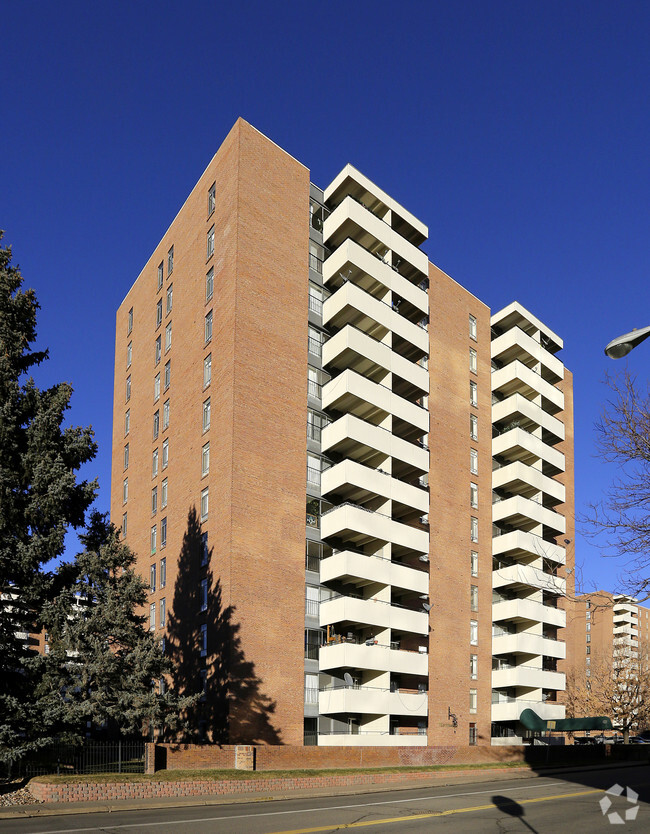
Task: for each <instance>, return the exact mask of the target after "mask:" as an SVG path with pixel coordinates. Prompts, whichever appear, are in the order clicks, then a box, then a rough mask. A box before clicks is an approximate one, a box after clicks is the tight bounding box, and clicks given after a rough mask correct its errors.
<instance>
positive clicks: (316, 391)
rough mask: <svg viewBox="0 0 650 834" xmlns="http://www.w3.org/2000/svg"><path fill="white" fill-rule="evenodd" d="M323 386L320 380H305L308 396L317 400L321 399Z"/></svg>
mask: <svg viewBox="0 0 650 834" xmlns="http://www.w3.org/2000/svg"><path fill="white" fill-rule="evenodd" d="M322 391H323V386H322V385H321V384H320V382H314V380H313V379H308V380H307V394H308V395H309V396H310V397H315V398H316V399H317V400H320V399H321V396H322Z"/></svg>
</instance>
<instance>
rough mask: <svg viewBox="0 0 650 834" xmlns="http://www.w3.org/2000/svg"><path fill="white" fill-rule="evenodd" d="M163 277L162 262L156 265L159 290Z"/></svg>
mask: <svg viewBox="0 0 650 834" xmlns="http://www.w3.org/2000/svg"><path fill="white" fill-rule="evenodd" d="M163 277H164V275H163V262H162V261H161V262H160V263H159V264H158V289H161V287H162V285H163Z"/></svg>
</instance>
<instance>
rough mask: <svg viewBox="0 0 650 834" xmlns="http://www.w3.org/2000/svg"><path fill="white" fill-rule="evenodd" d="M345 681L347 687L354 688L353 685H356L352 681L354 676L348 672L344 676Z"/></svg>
mask: <svg viewBox="0 0 650 834" xmlns="http://www.w3.org/2000/svg"><path fill="white" fill-rule="evenodd" d="M343 680H344V681H345V683H346V685H347V686H352V684H353V683H354V681H353V680H352V675H351V674H350V673H349V672H346V673H345V674H344V675H343Z"/></svg>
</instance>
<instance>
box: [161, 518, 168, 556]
mask: <svg viewBox="0 0 650 834" xmlns="http://www.w3.org/2000/svg"><path fill="white" fill-rule="evenodd" d="M163 547H167V516H165V518H163V520H162V521H161V522H160V549H161V550H162V549H163Z"/></svg>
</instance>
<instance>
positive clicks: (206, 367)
mask: <svg viewBox="0 0 650 834" xmlns="http://www.w3.org/2000/svg"><path fill="white" fill-rule="evenodd" d="M211 382H212V354H211V353H208V355H207V356H206V357H205V359H204V360H203V387H204V388H207V387H208V385H209V384H210V383H211Z"/></svg>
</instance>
